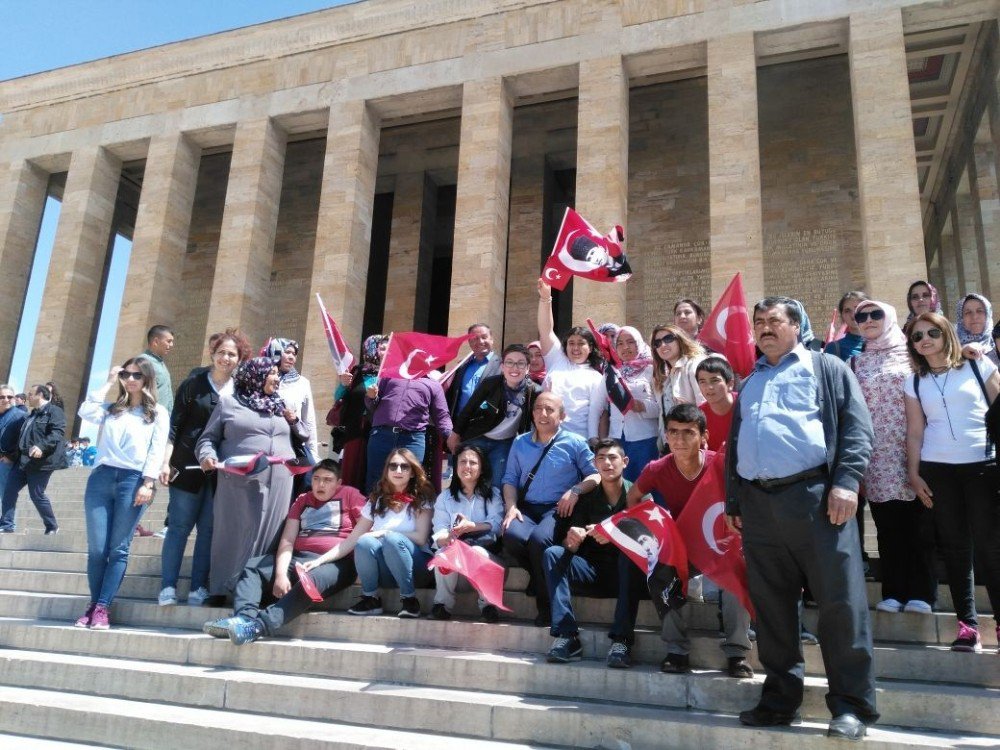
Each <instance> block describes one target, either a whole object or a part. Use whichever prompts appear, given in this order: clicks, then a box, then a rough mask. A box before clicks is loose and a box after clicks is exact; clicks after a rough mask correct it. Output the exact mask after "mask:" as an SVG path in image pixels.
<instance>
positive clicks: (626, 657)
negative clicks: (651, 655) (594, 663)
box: [607, 641, 632, 669]
mask: <svg viewBox="0 0 1000 750" xmlns="http://www.w3.org/2000/svg"><path fill="white" fill-rule="evenodd" d="M607 663H608V667H610V668H611V669H628V668H629V667H631V666H632V647H631V646H629V645H628V644H627V643H625V641H615V642H614V643H612V644H611V648H610V649H609V650H608V660H607Z"/></svg>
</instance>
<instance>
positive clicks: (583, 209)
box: [572, 55, 632, 325]
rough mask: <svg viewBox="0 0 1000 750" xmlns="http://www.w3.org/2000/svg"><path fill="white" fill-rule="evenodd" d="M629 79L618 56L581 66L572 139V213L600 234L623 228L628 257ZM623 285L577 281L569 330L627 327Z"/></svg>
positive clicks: (588, 61) (585, 61)
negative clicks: (610, 324)
mask: <svg viewBox="0 0 1000 750" xmlns="http://www.w3.org/2000/svg"><path fill="white" fill-rule="evenodd" d="M628 123H629V97H628V76H627V75H626V73H625V69H624V67H623V66H622V59H621V57H620V56H618V55H611V56H608V57H602V58H597V59H593V60H584V61H582V62H581V63H580V93H579V104H578V110H577V136H576V206H575V208H576V211H577V212H578V213H579V214H580V215H581V216H583V217H584V218H585V219H586V220H587V221H589V222H590V223H591V224H592V225H593V226H594V228H595V229H597V231H598V232H600V233H602V234H604V233H606V232H608V231H609V230H610V229H611V227H613V226H615V225H616V224H620V225H622V226H623V227H625V238H626V245H625V250H626V254H627V252H628V247H629V246H628V237H629V234H628V227H627V226H625V225H626V223H627V221H628V136H629V124H628ZM629 283H632V282H630V281H629V282H624V283H602V282H596V281H588V280H585V279H579V278H575V279H573V281H572V284H573V319H572V323H573V325H584V324H585V323H584V321H585V320H586V319H587V318H592V319H593V320H594V322H595V323H597V324H598V325H600V324H601V323H603V322H605V321H612V322H615V323H618V324H623V323H625V322H626V320H625V313H626V288H625V285H626V284H629Z"/></svg>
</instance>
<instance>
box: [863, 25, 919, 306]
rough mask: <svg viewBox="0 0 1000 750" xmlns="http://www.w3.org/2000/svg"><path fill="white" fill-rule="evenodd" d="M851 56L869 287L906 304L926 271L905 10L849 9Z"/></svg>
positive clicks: (884, 297)
mask: <svg viewBox="0 0 1000 750" xmlns="http://www.w3.org/2000/svg"><path fill="white" fill-rule="evenodd" d="M849 28H850V43H849V55H848V56H849V61H850V67H851V98H852V104H853V109H854V139H855V144H856V151H857V158H858V196H859V200H860V202H861V237H862V246H863V248H864V254H865V267H866V277H867V287H868V288H867V291H868V293H869V294H871V295H872V296H873V297H874V298H875V299H882V300H886V301H888V302H890V303H891V304H893V305H895V306H896V309H898V310H905V309H906V300H905V296H906V289H907V287H908V286H909V284H910V282H912V281H913V280H914V279H921V278H926V276H927V266H926V258H925V256H924V236H923V226H922V219H921V208H920V192H919V188H918V186H917V169H916V150H915V147H914V143H913V125H912V119H911V117H912V116H911V110H910V88H909V79H908V77H907V70H906V47H905V44H904V40H903V22H902V14H901V13H900V11H899V10H898V9H889V10H872V11H865V12H860V13H854V14H852V15H851V17H850V27H849Z"/></svg>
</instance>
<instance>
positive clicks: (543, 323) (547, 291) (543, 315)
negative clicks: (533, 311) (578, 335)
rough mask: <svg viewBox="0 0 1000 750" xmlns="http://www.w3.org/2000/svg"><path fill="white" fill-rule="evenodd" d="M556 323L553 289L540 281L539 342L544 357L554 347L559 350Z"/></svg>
mask: <svg viewBox="0 0 1000 750" xmlns="http://www.w3.org/2000/svg"><path fill="white" fill-rule="evenodd" d="M554 328H555V321H554V320H553V319H552V287H550V286H549V285H548V284H546V283H545V282H544V281H542V280H541V279H539V280H538V342H539V344H540V345H541V347H542V356H543V357H544V356H545V355H546V354H548V353H549V352H550V351H552V347H556V348H557V349H558V348H559V337H558V336H556V334H555V330H554Z"/></svg>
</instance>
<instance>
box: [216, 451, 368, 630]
mask: <svg viewBox="0 0 1000 750" xmlns="http://www.w3.org/2000/svg"><path fill="white" fill-rule="evenodd" d="M364 504H365V497H364V495H362V494H361V493H360V492H359V491H358V490H356V489H355V488H354V487H349V486H348V485H346V484H342V483H341V481H340V466H339V465H338V464H337V463H336V462H335V461H334V460H333V459H332V458H324V459H323V460H322V461H320V462H319V463H318V464H316V466H315V467H314V468H313V479H312V489H311V490H310V491H308V492H303V493H302V494H301V495H299V496H298V497H297V498H296V499H295V502H293V503H292V507H291V508H290V509H289V511H288V519H287V520H286V521H285V528H284V531H283V532H282V534H281V541H280V542H279V543H278V552H277V554H276V555H261V556H259V557H254V558H251V559H250V561H249V562H248V563H247V565H246V567H245V568H244V569H243V573H242V574H241V575H240V577H239V580H238V581H237V582H236V589H235V591H234V599H235V603H234V607H233V616H232V617H226V618H223V619H221V620H212V621H209V622H206V623H205V625H204V627H203V628H202V629H203V630H204V632H206V633H208V634H209V635H211V636H215V637H216V638H226V637H228V638H229V639H230V640H231V641H232V642H233V643H234V644H236V645H237V646H242V645H244V644H246V643H252V642H253V641H256V640H258V639H260V638H262V637H264V636H273V635H274V634H275V633H277V631H278V630H280V629H281V628H282V627H283V626H284V625H287V624H288V623H290V622H291V621H292V620H294V619H295V618H296V617H298V616H299V615H301V614H303V613H304V612H306V611H307V610H308V609H309V608H310V607H311V606H312V604H313V601H312V599H311V598H310V597H309V594H308V593H306V591H305V589H304V588H303V585H302V581H301V580H300V579H299V576H298V574H297V573H296V565H302V566H303V568H305V569H306V570H308V573H309V577H310V578H311V579H312V582H313V584H315V586H316V589H317V590H318V591H319V592H320V593H321V594H322V595H323V598H324V599H328V598H330V597H332V596H333V595H334V594H336V593H338V592H339V591H343V590H344V589H345V588H347V587H348V586H350V585H351V584H352V583H354V580H355V579H356V577H357V572H356V570H355V567H354V559H353V556H351V555H345V556H343V557H341V558H339V559H337V560H335V561H323V562H319V561H320V559H321V557H322V556H323V555H324V554H325V553H327V552H329V551H330V550H331V549H334V548H335V547H336V546H337V545H339V544H341V543H343V542H344V540H345V539H347V538H348V537H349V536H350V534H351V532H352V531H353V530H354V528H355V526H356V524H357V523H358V519H359V518H360V517H361V509H362V507H364ZM269 592H270V595H271V596H269V595H268V594H269ZM272 596H273V598H274V599H276V600H277V601H275V602H274V603H273V604H270V605H269V606H267V607H263V608H262V607H261V605H262V603H263V602H264V600H265V599H266V598H271V597H272Z"/></svg>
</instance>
